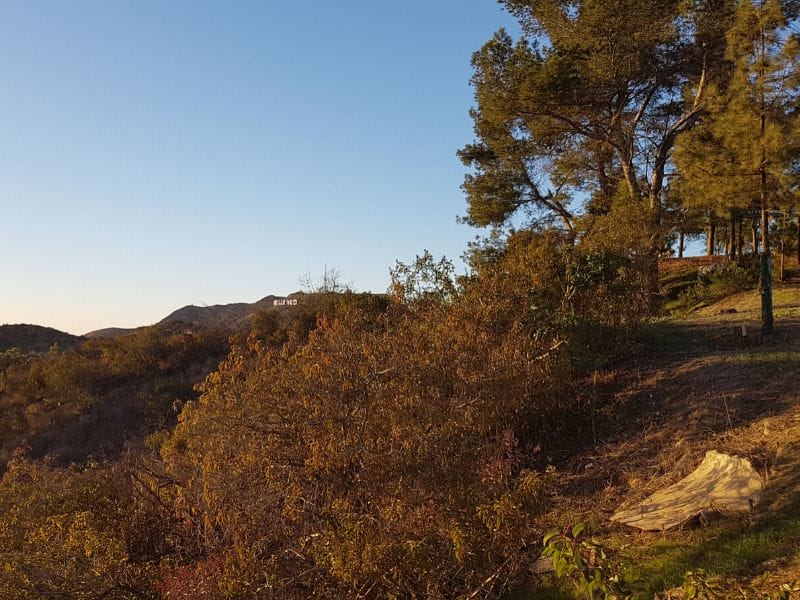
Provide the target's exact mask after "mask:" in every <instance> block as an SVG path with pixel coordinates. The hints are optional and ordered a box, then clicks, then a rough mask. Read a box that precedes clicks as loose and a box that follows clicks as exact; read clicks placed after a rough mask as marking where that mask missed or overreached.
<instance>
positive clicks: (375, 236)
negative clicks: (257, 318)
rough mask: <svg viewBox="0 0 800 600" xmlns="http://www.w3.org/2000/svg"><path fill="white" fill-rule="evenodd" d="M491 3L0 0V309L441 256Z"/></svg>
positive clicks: (242, 285) (366, 282)
mask: <svg viewBox="0 0 800 600" xmlns="http://www.w3.org/2000/svg"><path fill="white" fill-rule="evenodd" d="M501 26H505V27H506V28H508V29H510V30H512V31H513V30H515V26H514V21H513V19H512V18H511V17H510V16H509V15H508V14H506V13H504V12H502V10H501V8H500V6H499V5H498V4H496V3H495V2H494V1H493V0H460V1H458V2H455V1H453V0H404V1H403V2H390V1H388V0H387V1H384V0H340V1H336V2H334V1H330V0H313V1H311V2H286V1H284V0H262V1H259V2H246V1H242V0H237V1H236V2H220V1H216V0H215V1H208V2H205V1H198V0H191V1H189V0H186V1H179V0H170V1H163V0H158V1H145V0H130V1H123V0H114V1H108V0H97V1H86V0H77V1H74V2H60V1H57V0H51V1H48V2H42V1H38V0H24V1H21V0H19V1H16V0H15V1H14V2H8V1H1V2H0V56H2V57H3V59H2V61H0V194H1V195H0V210H1V211H2V212H0V277H2V284H1V285H0V323H18V322H26V323H37V324H41V325H48V326H51V327H56V328H58V329H62V330H65V331H69V332H71V333H85V332H87V331H89V330H92V329H97V328H101V327H110V326H120V327H130V326H137V325H144V324H150V323H153V322H155V321H158V320H160V319H161V318H162V317H164V316H165V315H166V314H168V313H169V312H171V311H172V310H174V309H176V308H179V307H181V306H183V305H186V304H218V303H226V302H237V301H248V302H251V301H255V300H257V299H259V298H261V297H263V296H265V295H267V294H286V293H289V292H292V291H294V290H296V289H298V288H299V287H300V286H299V280H300V278H301V277H302V276H303V275H306V274H310V275H312V276H315V275H319V274H321V273H322V271H323V268H324V267H325V265H326V264H327V265H328V266H333V267H336V268H337V269H338V270H339V271H341V273H342V276H343V279H345V280H346V281H350V282H352V284H353V285H354V287H355V288H356V289H358V290H372V291H385V289H386V287H387V285H388V282H389V275H388V273H389V269H390V267H391V266H392V265H393V264H394V261H395V260H402V261H404V262H408V261H410V260H413V258H414V256H415V255H416V254H419V253H421V252H422V250H424V249H429V250H430V251H431V252H432V253H433V254H434V255H435V256H440V255H442V254H445V255H447V256H448V257H449V258H453V259H457V258H458V256H459V255H460V254H461V253H462V252H463V250H464V249H465V248H466V244H467V241H468V240H470V239H472V238H473V237H474V236H475V235H476V233H478V232H477V231H476V230H474V229H470V228H469V227H467V226H465V225H459V224H457V223H456V216H457V215H462V214H463V213H464V211H465V206H466V205H465V201H464V197H463V194H462V192H461V190H460V188H459V186H460V184H461V181H462V179H463V175H464V167H463V166H462V165H461V164H460V162H459V161H458V159H457V158H456V156H455V152H456V150H457V149H458V148H460V147H461V146H463V145H464V144H466V143H469V142H470V141H472V139H473V133H472V125H471V121H470V119H469V116H468V110H469V108H470V106H472V104H473V96H472V89H471V88H470V87H469V83H468V82H469V77H470V75H471V67H470V57H471V54H472V52H474V51H475V50H477V49H478V48H479V47H480V46H481V45H482V44H483V43H484V42H485V41H486V40H488V39H489V38H490V36H491V34H492V33H493V32H494V31H495V30H496V29H498V28H499V27H501Z"/></svg>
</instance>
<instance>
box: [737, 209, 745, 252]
mask: <svg viewBox="0 0 800 600" xmlns="http://www.w3.org/2000/svg"><path fill="white" fill-rule="evenodd" d="M738 221H739V225H738V227H737V228H736V229H737V230H738V231H737V235H736V250H737V252H736V254H738V255H739V257H741V256H742V246H744V233H742V217H739V219H738Z"/></svg>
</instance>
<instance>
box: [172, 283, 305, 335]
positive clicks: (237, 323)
mask: <svg viewBox="0 0 800 600" xmlns="http://www.w3.org/2000/svg"><path fill="white" fill-rule="evenodd" d="M307 296H308V295H307V294H303V293H302V292H295V293H294V294H289V296H286V297H283V296H273V295H269V296H266V297H264V298H262V299H261V300H258V301H256V302H252V303H247V302H234V303H232V304H215V305H212V306H196V305H193V304H190V305H188V306H184V307H183V308H179V309H178V310H176V311H174V312H172V313H170V314H169V315H167V316H166V317H164V318H163V319H162V320H161V321H160V323H162V324H163V323H178V322H180V323H185V324H187V325H191V326H194V327H199V326H204V327H211V328H215V329H226V330H231V331H235V330H239V329H243V328H244V327H246V326H247V325H248V324H249V322H250V320H251V319H252V318H253V316H254V315H255V314H256V313H258V312H259V311H263V310H267V309H277V310H281V311H286V310H288V309H290V308H292V307H293V306H299V305H301V304H302V303H303V301H304V300H306V299H307Z"/></svg>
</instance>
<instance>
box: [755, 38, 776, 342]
mask: <svg viewBox="0 0 800 600" xmlns="http://www.w3.org/2000/svg"><path fill="white" fill-rule="evenodd" d="M766 52H767V51H766V41H765V37H764V28H763V27H762V28H761V57H760V58H761V60H760V61H759V70H760V73H759V79H760V85H761V90H760V91H761V132H760V133H761V135H760V136H759V140H760V141H761V165H760V166H759V168H758V173H759V175H760V179H761V193H760V196H761V198H760V199H761V247H762V249H763V251H762V253H761V278H760V279H761V280H760V281H759V287H760V288H761V334H762V335H772V332H773V331H774V327H773V320H772V256H770V248H769V214H768V213H767V209H768V207H767V151H766V149H765V148H764V133H765V132H766V130H767V103H766V99H765V90H764V77H765V73H764V65H765V62H766V61H765V60H764V57H765V56H766Z"/></svg>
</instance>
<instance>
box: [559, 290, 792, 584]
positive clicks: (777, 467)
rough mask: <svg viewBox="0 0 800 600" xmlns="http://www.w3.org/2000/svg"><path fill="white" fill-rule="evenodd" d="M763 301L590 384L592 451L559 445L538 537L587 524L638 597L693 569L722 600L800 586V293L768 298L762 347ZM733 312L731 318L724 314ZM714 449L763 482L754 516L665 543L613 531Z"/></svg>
mask: <svg viewBox="0 0 800 600" xmlns="http://www.w3.org/2000/svg"><path fill="white" fill-rule="evenodd" d="M758 300H759V298H758V295H757V292H748V293H744V294H737V295H736V296H732V297H730V298H727V299H725V300H724V301H722V302H720V303H718V304H715V305H713V306H709V307H707V308H705V309H703V310H701V311H698V312H697V313H696V314H695V315H692V316H691V317H689V318H683V319H681V320H674V321H663V322H661V323H658V324H657V325H655V326H653V327H652V328H649V329H648V330H646V331H645V332H644V334H643V336H642V339H641V341H640V347H639V351H638V353H637V356H635V357H632V358H631V360H630V361H629V363H628V364H626V365H625V367H624V368H621V369H618V370H617V371H615V372H614V373H609V374H606V375H605V378H604V377H602V376H601V377H597V378H596V379H595V384H596V387H597V389H598V398H599V399H598V401H597V402H596V404H595V406H596V412H595V415H594V432H595V433H597V432H599V434H598V435H597V438H598V439H597V440H596V443H590V444H588V445H587V446H586V447H584V449H583V451H581V452H577V453H575V452H568V451H567V449H569V448H574V447H575V445H576V443H577V442H576V440H565V443H564V449H563V452H564V456H569V458H565V459H563V461H562V462H561V463H560V464H558V467H559V469H560V472H561V479H560V493H559V497H558V501H557V503H556V508H555V509H554V510H553V512H552V513H551V514H549V515H548V516H547V518H546V519H545V520H546V522H547V525H549V526H554V525H563V524H564V523H565V522H568V521H576V520H583V521H585V522H588V523H589V524H590V525H591V526H592V528H593V532H594V534H595V535H598V536H599V537H601V538H604V539H607V540H609V541H610V543H611V545H612V546H614V547H616V548H617V549H618V550H619V552H620V556H621V557H622V558H623V559H624V560H627V561H628V564H629V566H628V571H629V575H630V577H631V578H632V579H633V580H638V583H637V584H636V587H637V590H638V595H637V596H636V597H637V598H652V597H653V594H654V593H655V592H658V591H661V590H664V589H668V588H670V587H673V586H675V585H678V584H679V583H680V580H681V578H682V575H683V573H684V572H685V571H686V570H688V569H689V568H698V567H699V568H705V569H706V570H707V571H708V572H710V573H712V574H715V575H716V576H718V577H720V579H721V580H722V581H723V582H724V583H725V585H727V586H728V587H729V589H731V590H735V589H736V588H737V587H738V586H751V588H752V589H751V592H747V593H748V594H750V593H755V592H753V591H752V590H753V589H761V590H775V589H776V588H777V585H779V584H780V583H786V582H788V581H790V580H791V579H793V578H795V577H798V576H800V375H798V374H800V288H799V287H797V286H788V285H787V286H781V287H779V288H778V289H777V290H776V293H775V307H776V329H777V334H776V335H775V336H773V337H771V338H768V339H762V338H761V337H760V336H757V335H754V334H755V333H756V332H757V330H758V318H759V316H760V313H759V310H760V307H759V304H758ZM729 308H736V311H737V312H736V313H724V314H720V311H721V310H722V309H729ZM741 325H745V327H746V328H747V329H748V331H749V332H750V336H748V338H747V339H746V340H743V339H742V338H741V337H740V336H739V335H738V334H737V332H736V329H735V327H736V328H739V327H740V326H741ZM710 449H716V450H719V451H722V452H727V453H730V454H737V455H740V456H744V457H747V458H749V459H750V460H751V462H752V464H753V466H754V467H755V468H756V469H757V470H758V471H759V473H760V474H761V475H762V478H763V479H764V481H765V482H766V483H767V486H766V488H765V492H764V495H763V499H762V501H761V502H760V503H759V505H758V506H757V507H756V509H755V510H754V512H753V513H752V514H751V515H747V516H745V517H743V518H730V519H723V520H721V521H720V522H719V523H718V524H715V525H714V526H712V527H709V528H708V529H692V528H687V529H682V530H673V531H667V532H662V533H644V532H639V531H638V530H634V529H631V528H628V527H625V526H622V525H615V524H612V523H610V522H609V521H608V518H609V516H610V515H611V514H612V513H613V512H614V511H615V510H616V508H617V507H618V506H619V505H620V504H622V503H626V504H627V503H633V502H636V501H639V500H641V499H643V498H645V497H646V496H648V495H650V494H651V493H653V492H654V491H656V490H657V489H659V488H662V487H664V486H666V485H669V484H672V483H674V482H676V481H677V480H679V479H681V478H683V477H685V476H686V475H687V474H688V473H690V472H691V471H692V470H694V469H695V468H696V467H697V465H698V464H699V463H700V461H701V460H702V457H703V455H704V454H705V452H706V451H707V450H710ZM558 452H559V451H558V449H554V451H553V454H554V460H556V461H557V460H558V459H557V457H558V456H559V453H558Z"/></svg>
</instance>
